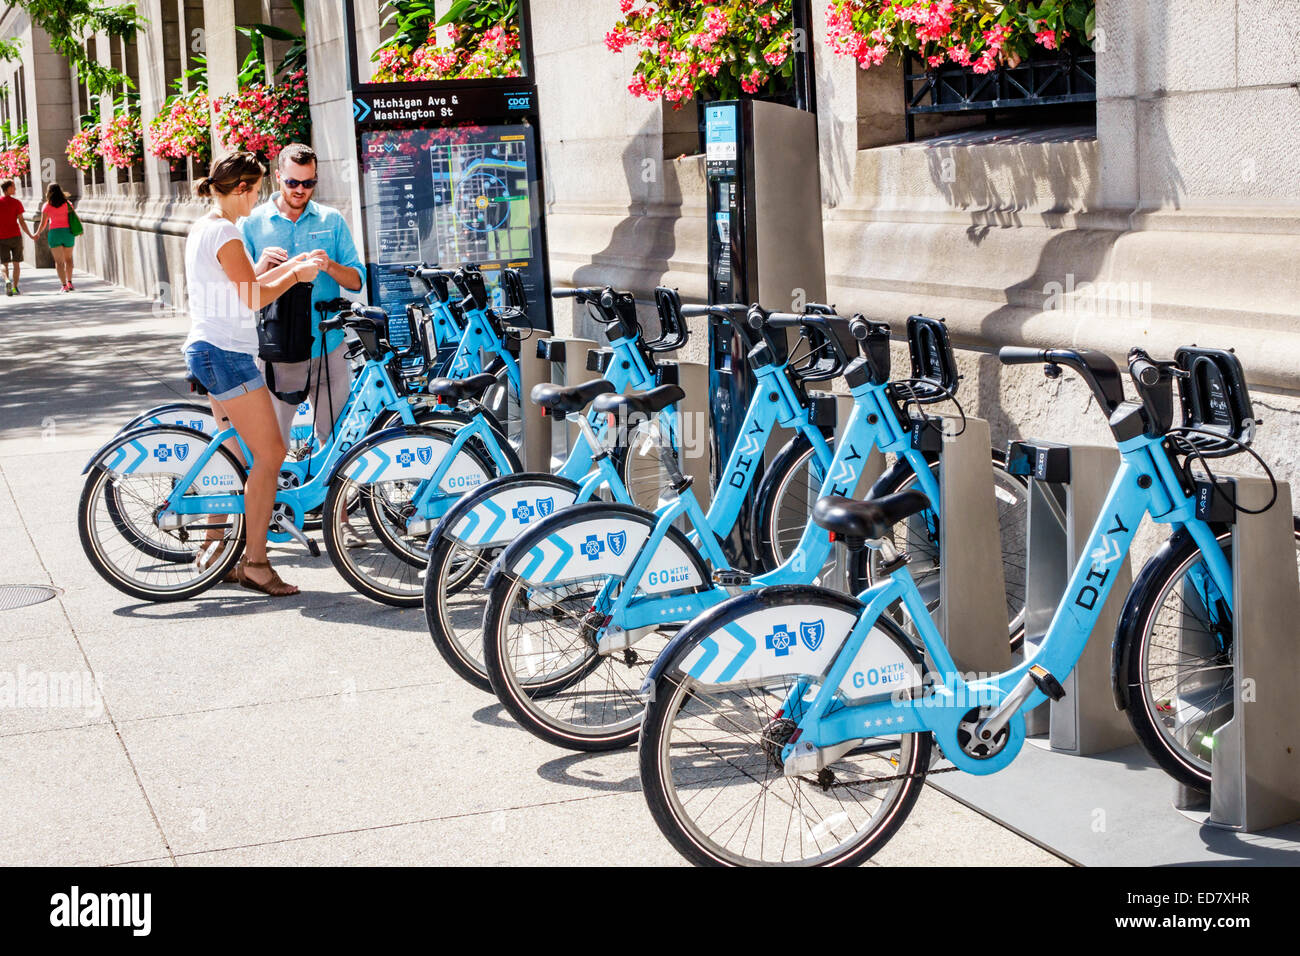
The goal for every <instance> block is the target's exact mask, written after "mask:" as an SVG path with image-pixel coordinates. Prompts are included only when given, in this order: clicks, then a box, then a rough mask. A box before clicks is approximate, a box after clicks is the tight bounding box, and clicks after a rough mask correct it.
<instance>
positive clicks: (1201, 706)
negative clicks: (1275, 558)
mask: <svg viewBox="0 0 1300 956" xmlns="http://www.w3.org/2000/svg"><path fill="white" fill-rule="evenodd" d="M1292 520H1293V522H1294V534H1295V542H1296V563H1297V568H1300V518H1293V519H1292ZM1218 540H1219V543H1220V544H1221V546H1222V547H1223V550H1224V553H1225V555H1227V556H1228V557H1229V559H1231V547H1230V545H1231V535H1230V533H1229V532H1224V533H1222V534H1220V535H1219V536H1218ZM1152 560H1153V561H1160V562H1161V565H1162V566H1161V567H1160V568H1159V570H1158V571H1157V572H1156V573H1155V574H1154V575H1153V576H1152V577H1150V578H1147V579H1144V580H1143V582H1142V589H1141V592H1140V593H1134V594H1133V595H1132V597H1131V599H1130V600H1131V601H1132V602H1133V607H1134V608H1135V609H1136V610H1135V611H1134V612H1132V613H1131V611H1130V608H1129V607H1126V608H1125V611H1124V615H1123V620H1129V619H1130V617H1131V619H1132V620H1134V621H1135V622H1136V627H1134V628H1132V629H1130V630H1126V631H1125V630H1122V631H1121V633H1120V635H1119V640H1120V641H1121V642H1122V646H1121V647H1120V654H1121V658H1120V660H1121V662H1122V663H1121V672H1122V673H1123V674H1124V678H1125V680H1126V681H1127V684H1128V695H1129V696H1128V707H1127V714H1128V718H1129V723H1131V724H1132V725H1133V731H1134V732H1135V733H1136V734H1137V736H1138V739H1139V740H1140V741H1141V742H1142V745H1143V746H1144V747H1145V748H1146V750H1147V752H1148V753H1150V754H1151V756H1152V757H1153V758H1154V759H1155V760H1156V762H1157V763H1159V764H1160V766H1161V767H1162V768H1163V769H1164V770H1165V771H1166V772H1167V773H1168V774H1169V775H1170V776H1172V777H1173V778H1174V779H1176V780H1177V781H1178V782H1179V783H1182V784H1184V785H1186V786H1188V787H1191V788H1193V789H1196V790H1201V791H1204V792H1207V793H1208V792H1209V789H1210V762H1211V755H1212V753H1213V751H1214V740H1215V737H1214V735H1215V732H1216V731H1217V730H1218V728H1220V727H1222V726H1223V725H1224V724H1225V723H1227V722H1228V720H1230V719H1231V717H1232V714H1233V697H1234V687H1235V686H1236V685H1235V675H1234V668H1233V654H1232V612H1231V611H1230V610H1228V607H1227V605H1226V603H1224V602H1223V601H1222V600H1221V598H1219V597H1218V596H1217V593H1216V591H1215V589H1214V588H1213V586H1212V584H1209V586H1208V587H1207V584H1208V583H1209V582H1208V574H1207V573H1206V572H1205V571H1204V562H1203V561H1202V558H1201V550H1200V548H1198V547H1197V546H1196V543H1195V542H1194V541H1193V540H1192V539H1191V537H1190V536H1188V537H1186V538H1184V539H1183V540H1182V541H1181V543H1180V545H1179V546H1178V547H1177V548H1176V549H1175V550H1173V551H1171V552H1168V553H1165V554H1161V555H1159V556H1157V557H1156V558H1153V559H1152Z"/></svg>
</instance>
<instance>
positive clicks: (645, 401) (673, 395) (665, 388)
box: [591, 385, 686, 415]
mask: <svg viewBox="0 0 1300 956" xmlns="http://www.w3.org/2000/svg"><path fill="white" fill-rule="evenodd" d="M685 397H686V393H685V392H683V391H682V388H681V386H680V385H660V386H659V387H658V388H652V389H650V391H648V392H623V393H622V394H621V395H620V394H618V393H616V392H613V393H609V394H606V395H601V396H599V397H598V398H597V399H596V400H595V402H593V403H592V406H591V407H592V408H594V409H595V410H596V411H598V412H617V411H619V410H620V409H627V411H628V412H629V413H630V412H640V413H641V414H642V415H653V414H654V413H655V412H657V411H660V410H662V409H664V408H666V407H667V406H669V405H671V404H672V403H673V402H679V401H681V400H682V399H683V398H685Z"/></svg>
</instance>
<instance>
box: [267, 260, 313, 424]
mask: <svg viewBox="0 0 1300 956" xmlns="http://www.w3.org/2000/svg"><path fill="white" fill-rule="evenodd" d="M311 293H312V284H311V283H310V282H298V283H296V284H294V285H293V286H291V287H290V288H289V290H288V291H287V292H285V293H284V294H283V295H281V296H280V297H279V298H278V299H276V300H275V301H274V302H272V303H271V304H270V305H268V306H267V307H266V308H264V309H263V310H262V314H261V316H260V317H259V318H258V320H257V342H258V347H257V354H258V357H259V358H261V360H262V361H263V362H265V363H266V387H267V388H269V389H270V390H271V392H272V394H274V395H275V396H276V397H277V398H279V399H281V400H282V401H285V402H288V403H289V404H290V405H297V404H299V403H300V402H302V401H304V400H305V399H306V398H307V395H308V393H309V392H310V391H311V374H310V371H309V372H308V376H307V384H306V385H305V386H304V388H303V389H302V391H300V392H280V391H277V390H276V387H275V364H274V363H276V362H279V363H280V364H282V365H288V364H290V363H293V362H306V361H307V360H309V359H310V358H311V349H312V338H313V336H312V330H311Z"/></svg>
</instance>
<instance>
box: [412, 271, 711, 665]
mask: <svg viewBox="0 0 1300 956" xmlns="http://www.w3.org/2000/svg"><path fill="white" fill-rule="evenodd" d="M551 294H552V296H554V297H555V298H572V299H575V300H577V302H578V303H579V304H584V305H586V306H587V308H588V310H589V311H590V313H591V315H592V317H593V318H595V319H596V321H598V322H599V323H601V325H603V326H604V330H605V337H606V339H607V340H608V342H609V351H608V352H607V353H603V354H602V355H601V356H599V358H598V359H597V361H596V363H595V364H596V365H597V366H598V367H599V368H601V369H603V371H604V375H605V378H601V379H596V380H595V381H592V382H586V383H584V384H582V385H577V386H572V387H569V388H561V387H559V386H556V385H552V384H547V383H543V384H541V385H538V386H536V387H535V388H534V389H533V392H532V395H531V398H532V400H533V402H534V403H535V404H536V405H537V406H538V407H539V408H540V410H541V413H542V415H544V416H550V417H552V418H556V419H564V420H567V421H568V422H570V423H571V424H574V425H576V426H577V427H578V429H579V433H578V437H577V439H576V441H575V442H574V444H573V447H572V449H571V450H570V452H569V455H568V457H567V458H566V459H565V461H564V463H563V464H562V465H561V466H560V468H559V469H558V470H557V471H556V472H555V473H554V474H550V473H546V472H525V473H522V474H512V475H506V476H502V477H501V478H497V479H495V480H493V481H490V482H488V483H487V484H485V485H483V486H482V487H480V488H478V489H476V490H475V491H473V492H471V493H469V494H467V495H465V496H464V497H463V498H461V499H460V500H459V501H458V502H457V503H456V504H455V506H454V507H453V508H452V509H451V510H450V511H449V512H448V513H447V515H446V516H445V517H444V518H443V519H442V521H441V522H440V523H439V525H438V527H437V529H436V530H435V532H434V533H433V534H432V535H430V536H429V543H428V548H429V559H428V567H427V573H426V574H425V578H424V615H425V619H426V621H427V623H428V625H429V634H430V636H431V637H432V639H433V644H434V647H436V648H437V649H438V652H439V653H440V654H441V655H442V657H443V659H444V660H446V661H447V663H448V665H449V666H451V668H452V669H453V670H455V671H456V673H458V674H459V675H460V676H461V677H463V678H465V680H467V681H469V682H470V683H472V684H474V686H476V687H478V688H480V689H481V690H488V689H489V684H488V677H487V671H486V670H485V668H484V665H483V652H482V643H483V642H482V630H481V627H480V624H481V622H482V619H483V605H484V603H485V602H486V594H485V593H484V592H483V590H482V589H481V588H480V587H477V586H476V582H477V581H478V578H479V577H480V575H481V574H483V573H484V572H485V571H486V570H487V568H488V566H489V565H490V564H491V562H492V560H493V559H494V558H495V557H496V555H497V554H498V553H499V552H500V550H501V549H502V548H503V547H505V546H506V545H507V544H509V543H510V542H511V541H513V540H514V539H515V538H516V537H518V536H519V535H520V534H522V533H523V532H524V531H526V530H527V529H528V528H529V527H530V526H531V525H532V524H535V523H536V522H537V521H540V520H542V519H544V518H547V517H549V516H550V515H552V514H554V513H555V512H556V511H557V510H562V509H564V508H567V507H568V506H570V505H572V504H575V503H577V504H581V503H582V502H586V501H590V500H592V499H593V498H595V497H596V496H597V495H598V494H599V493H600V492H601V491H602V489H603V490H605V491H607V492H608V494H609V496H610V497H611V498H612V499H613V500H614V501H618V502H623V503H625V504H631V503H632V502H633V498H632V493H631V492H630V490H629V488H628V487H627V483H628V482H631V483H634V484H635V483H636V482H637V479H635V478H633V477H632V476H628V475H627V468H628V464H629V457H630V456H631V455H632V452H631V451H630V449H629V448H628V447H627V446H628V445H630V444H632V442H623V443H621V445H620V446H616V447H613V448H609V447H606V439H607V438H608V435H609V433H608V428H607V425H608V416H607V415H599V414H596V413H594V412H592V413H587V414H584V412H585V410H586V409H587V407H588V406H589V405H590V404H591V402H592V400H593V399H595V398H596V397H597V396H598V395H603V394H605V393H606V392H623V391H625V390H627V389H629V388H631V389H634V390H638V391H648V390H651V389H654V388H656V387H667V386H668V384H670V383H667V382H665V377H667V378H672V377H673V376H672V375H671V374H666V373H673V372H675V371H676V369H675V367H673V366H662V365H659V364H658V363H657V359H656V356H657V355H658V354H661V353H664V352H671V351H676V350H677V349H679V348H681V347H682V346H683V345H684V344H685V343H686V341H687V338H688V334H687V330H686V324H685V321H684V319H683V317H682V312H681V299H680V297H679V296H678V294H677V292H676V291H675V290H673V289H667V288H658V289H656V290H655V305H656V309H657V311H658V314H659V335H658V337H656V338H654V339H645V338H644V337H643V336H642V331H641V326H640V323H639V322H638V321H637V316H636V301H635V298H634V296H633V295H632V294H631V293H630V292H618V291H616V290H614V289H611V288H608V287H606V288H603V289H601V288H583V289H557V290H555V291H554V292H552V293H551ZM593 357H595V355H594V353H593ZM658 425H659V431H660V433H661V434H663V435H666V436H668V440H669V441H672V442H673V443H674V444H676V441H675V436H676V435H677V409H676V406H675V405H667V406H665V407H664V408H663V409H662V410H661V411H660V412H659V417H658ZM625 476H626V481H625ZM654 477H655V478H657V475H656V476H654ZM648 491H652V493H653V494H654V495H655V496H657V495H658V483H657V481H655V482H654V487H653V489H648Z"/></svg>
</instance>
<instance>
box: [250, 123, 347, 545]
mask: <svg viewBox="0 0 1300 956" xmlns="http://www.w3.org/2000/svg"><path fill="white" fill-rule="evenodd" d="M275 179H276V185H277V186H279V190H278V191H277V192H275V193H273V194H272V195H271V198H270V199H268V200H267V201H266V202H264V203H262V204H261V205H260V206H258V207H257V208H256V209H254V210H253V211H252V213H251V214H250V215H249V217H248V218H247V219H245V220H244V221H243V222H242V223H241V224H240V229H241V231H242V232H243V235H244V245H245V246H246V247H247V248H248V254H249V256H250V257H251V258H252V259H253V261H254V263H255V265H254V267H253V268H254V271H256V273H257V274H258V275H259V276H260V275H265V274H266V273H267V272H268V271H269V270H271V269H274V268H276V267H277V266H279V265H280V264H281V263H284V262H286V261H287V260H288V259H289V257H291V256H294V255H301V254H303V253H317V254H319V255H322V256H324V264H323V265H322V266H321V270H320V272H319V273H318V274H317V276H316V281H315V282H314V283H312V292H311V304H312V316H311V322H312V337H313V341H312V357H311V359H309V360H308V361H306V362H287V363H281V362H276V363H275V365H274V379H273V382H274V387H275V389H276V392H278V393H279V394H278V395H277V394H276V392H273V393H272V404H273V405H274V407H275V414H276V417H277V418H278V419H279V422H280V434H281V436H282V437H283V438H284V441H285V443H286V444H288V443H289V435H290V430H291V429H292V427H293V416H294V413H295V412H296V411H297V408H298V404H297V403H296V402H290V401H285V400H283V399H282V398H280V395H288V394H291V393H295V392H296V393H301V392H304V391H306V392H307V393H308V397H307V400H308V401H310V402H311V408H312V413H313V416H314V427H315V430H316V438H317V440H318V441H319V442H320V443H321V445H324V444H325V443H326V442H328V441H329V439H330V435H332V434H333V432H334V425H335V423H336V422H337V420H338V419H339V417H340V416H341V415H342V414H343V407H344V405H346V404H347V400H348V394H349V392H350V391H351V389H352V369H351V367H350V366H349V364H348V360H347V350H346V349H345V348H344V338H343V332H342V331H339V330H335V331H332V332H330V333H328V334H327V335H323V336H322V335H321V331H320V320H321V315H320V313H319V312H317V311H316V308H315V306H316V303H318V302H327V301H329V300H330V299H336V298H338V297H339V295H340V294H341V289H347V290H348V291H349V292H360V291H361V287H362V281H363V280H362V275H363V271H362V270H363V269H364V266H363V265H362V263H361V257H360V256H359V255H358V254H357V247H356V243H355V242H354V241H353V240H352V233H351V232H350V231H349V230H348V223H347V220H346V219H344V218H343V214H342V213H340V212H339V211H338V210H337V209H334V208H333V207H331V206H326V205H324V204H323V203H318V202H316V201H315V200H314V199H312V195H313V194H314V193H315V191H316V182H317V162H316V153H315V151H313V150H312V148H311V147H310V146H306V145H304V144H303V143H290V144H289V145H288V146H286V147H284V149H282V150H280V154H279V156H278V157H276V170H275ZM341 530H342V537H343V544H344V546H345V547H348V548H360V547H364V546H365V544H366V540H365V538H363V537H362V536H361V535H360V534H358V533H357V532H356V531H355V530H354V529H353V528H352V526H351V524H349V523H347V522H344V524H343V527H342V529H341Z"/></svg>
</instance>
